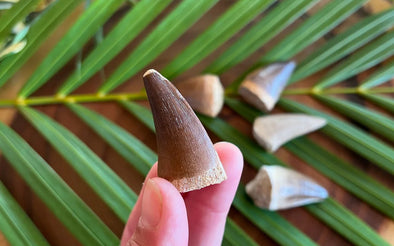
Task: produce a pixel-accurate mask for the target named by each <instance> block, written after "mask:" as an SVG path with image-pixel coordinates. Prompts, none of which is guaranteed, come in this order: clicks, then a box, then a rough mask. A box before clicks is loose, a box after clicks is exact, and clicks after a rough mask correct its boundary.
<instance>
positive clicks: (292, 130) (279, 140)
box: [253, 113, 326, 152]
mask: <svg viewBox="0 0 394 246" xmlns="http://www.w3.org/2000/svg"><path fill="white" fill-rule="evenodd" d="M325 124H326V120H325V119H324V118H320V117H316V116H310V115H306V114H291V113H289V114H275V115H267V116H261V117H258V118H256V119H255V121H254V123H253V136H254V138H255V139H256V141H257V142H258V143H259V144H260V145H261V146H263V147H264V148H265V149H266V150H268V151H269V152H275V151H276V150H277V149H278V148H279V147H280V146H281V145H282V144H284V143H286V142H287V141H289V140H291V139H293V138H296V137H299V136H302V135H304V134H307V133H309V132H312V131H315V130H317V129H319V128H321V127H323V126H324V125H325Z"/></svg>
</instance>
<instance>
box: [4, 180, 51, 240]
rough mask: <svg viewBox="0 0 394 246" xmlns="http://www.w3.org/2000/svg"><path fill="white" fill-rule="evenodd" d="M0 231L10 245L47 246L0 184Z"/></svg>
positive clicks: (42, 237)
mask: <svg viewBox="0 0 394 246" xmlns="http://www.w3.org/2000/svg"><path fill="white" fill-rule="evenodd" d="M0 215H1V218H2V219H1V220H0V231H1V232H2V233H3V234H4V236H5V237H6V238H7V241H8V242H9V243H10V244H11V245H29V246H33V245H49V243H48V242H47V241H46V240H45V238H44V236H43V235H42V234H41V233H40V231H39V230H38V229H37V227H36V226H35V225H34V224H33V222H32V221H31V220H30V219H29V217H28V216H27V215H26V213H25V212H24V211H23V209H22V208H21V207H20V206H19V204H18V203H17V201H15V200H14V198H13V197H12V196H11V194H10V193H9V192H8V190H7V188H6V187H5V186H4V185H3V183H2V182H0Z"/></svg>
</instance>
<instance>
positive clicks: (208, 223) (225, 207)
mask: <svg viewBox="0 0 394 246" xmlns="http://www.w3.org/2000/svg"><path fill="white" fill-rule="evenodd" d="M214 147H215V150H216V152H217V153H218V155H219V158H220V161H221V162H222V164H223V167H224V169H225V171H226V174H227V180H225V181H223V182H222V183H220V184H216V185H211V186H208V187H205V188H203V189H201V190H195V191H190V192H187V193H183V194H181V193H179V192H178V190H177V189H176V188H175V187H174V186H173V185H172V184H171V183H170V182H168V181H167V180H165V179H162V178H159V177H157V163H156V164H155V165H153V167H152V168H151V170H150V171H149V173H148V175H147V177H146V179H145V182H144V185H143V187H142V190H141V192H140V196H139V198H138V200H137V203H136V205H135V207H134V209H133V211H132V212H131V214H130V217H129V219H128V222H127V224H126V227H125V229H124V231H123V236H122V240H121V246H126V245H127V246H134V245H139V246H142V245H152V246H155V245H160V246H161V245H180V246H182V245H191V246H197V245H212V246H215V245H221V242H222V238H223V233H224V226H225V223H226V218H227V214H228V212H229V209H230V206H231V203H232V201H233V199H234V195H235V192H236V190H237V186H238V184H239V180H240V177H241V173H242V169H243V157H242V154H241V152H240V151H239V149H238V148H237V147H236V146H235V145H233V144H230V143H226V142H221V143H217V144H215V145H214Z"/></svg>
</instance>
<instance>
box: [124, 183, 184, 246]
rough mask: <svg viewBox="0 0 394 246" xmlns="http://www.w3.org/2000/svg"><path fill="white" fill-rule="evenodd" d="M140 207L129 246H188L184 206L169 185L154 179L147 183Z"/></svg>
mask: <svg viewBox="0 0 394 246" xmlns="http://www.w3.org/2000/svg"><path fill="white" fill-rule="evenodd" d="M141 205H142V206H141V216H140V218H139V220H138V223H137V228H136V229H135V231H134V234H133V235H132V236H131V238H130V240H129V241H128V243H127V245H128V246H137V245H138V246H140V245H153V246H154V245H187V244H188V234H189V232H188V222H187V213H186V207H185V203H184V201H183V199H182V196H181V195H180V193H179V192H178V191H177V190H176V188H175V187H174V186H173V185H172V184H171V183H170V182H168V181H167V180H164V179H162V178H157V177H156V178H151V179H149V180H148V181H147V183H146V185H145V188H144V192H143V196H142V204H141Z"/></svg>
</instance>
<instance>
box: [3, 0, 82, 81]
mask: <svg viewBox="0 0 394 246" xmlns="http://www.w3.org/2000/svg"><path fill="white" fill-rule="evenodd" d="M81 1H82V0H58V1H55V2H54V3H53V4H51V5H49V6H48V8H47V9H45V10H44V12H43V13H42V14H41V15H40V16H39V17H38V18H37V19H36V20H34V22H33V23H32V25H31V26H30V30H29V32H28V33H27V35H26V40H27V41H28V42H27V44H26V47H25V48H24V49H23V50H22V51H21V52H19V53H18V54H15V55H13V56H11V57H7V58H6V59H4V60H3V61H2V62H1V63H0V87H1V86H3V85H4V84H5V83H6V82H7V80H8V79H9V78H11V77H12V76H13V75H14V74H15V72H16V71H17V70H18V69H19V68H20V67H21V66H22V65H23V64H24V63H25V62H26V61H27V60H28V59H29V58H30V56H31V55H32V54H33V53H34V52H35V51H36V50H37V49H38V47H39V46H40V44H41V43H42V42H43V41H44V40H45V39H46V38H47V37H48V36H49V34H50V33H51V32H52V31H53V30H54V29H55V27H56V26H58V25H59V24H60V23H61V21H63V20H64V19H65V18H66V17H67V15H68V14H69V13H70V12H71V11H72V10H73V9H74V8H75V7H76V6H77V5H78V4H79V3H80V2H81Z"/></svg>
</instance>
